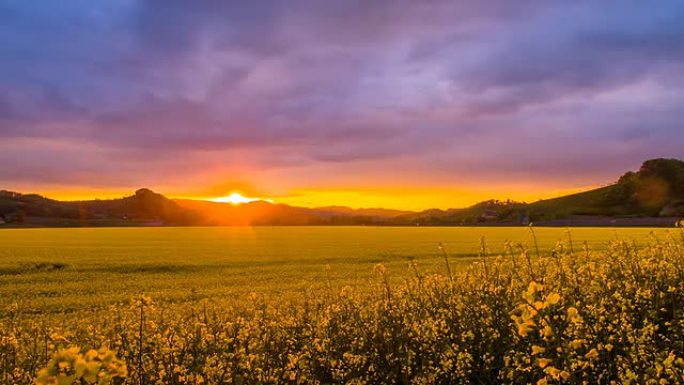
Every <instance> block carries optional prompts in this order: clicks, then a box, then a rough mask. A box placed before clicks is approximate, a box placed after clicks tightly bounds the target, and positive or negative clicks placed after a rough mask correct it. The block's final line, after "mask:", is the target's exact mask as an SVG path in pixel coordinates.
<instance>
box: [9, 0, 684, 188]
mask: <svg viewBox="0 0 684 385" xmlns="http://www.w3.org/2000/svg"><path fill="white" fill-rule="evenodd" d="M682 16H684V6H682V5H681V3H679V2H675V1H668V2H663V3H661V4H660V5H659V6H658V7H653V6H652V5H648V4H644V3H642V2H627V3H621V4H620V6H619V7H618V6H616V5H615V4H613V3H608V2H591V3H573V4H570V3H564V4H561V3H545V2H544V3H542V2H537V1H525V2H515V3H512V2H508V1H501V2H488V3H487V4H481V2H475V1H472V2H459V3H453V2H440V1H436V2H412V1H387V2H371V3H368V2H360V1H359V2H356V1H351V2H348V1H346V2H343V1H340V2H326V3H325V4H321V3H320V2H314V1H295V2H268V1H267V2H258V3H254V4H239V5H238V4H236V3H233V2H225V1H203V2H186V1H170V0H166V1H145V2H136V1H113V0H112V1H101V2H97V3H92V2H89V1H75V2H69V3H64V4H62V3H60V4H55V3H52V2H48V1H37V2H31V3H27V2H19V1H13V2H4V3H3V4H2V5H0V36H2V37H1V38H0V54H2V57H3V58H6V59H4V60H2V61H0V140H1V141H3V143H5V155H4V156H5V158H7V157H9V156H10V155H11V159H10V158H7V159H5V160H6V161H10V160H11V162H12V164H13V168H12V171H11V172H9V171H7V170H5V171H4V172H0V182H1V181H6V182H7V181H16V180H22V181H26V180H31V181H33V182H40V181H41V180H46V179H48V178H50V175H55V174H65V175H67V174H68V178H66V177H65V178H66V179H65V183H77V181H79V180H81V181H83V183H94V182H92V180H93V179H97V180H98V181H97V183H99V184H103V185H106V184H117V185H122V184H126V183H129V184H133V185H143V184H146V183H147V181H148V180H149V178H150V175H151V174H153V175H164V176H166V177H169V178H176V179H178V180H179V181H182V180H187V177H183V176H180V175H179V172H178V171H179V170H182V171H183V172H187V173H199V174H203V175H204V173H209V172H210V171H214V172H218V171H216V170H222V171H221V172H223V171H226V172H227V171H230V172H237V171H236V170H237V169H238V168H242V169H251V170H256V169H259V168H263V169H268V170H272V169H281V170H282V173H281V174H282V175H281V176H278V175H276V174H277V173H275V174H273V175H276V176H274V178H293V182H292V183H295V182H294V181H295V180H297V181H300V179H301V178H298V177H297V175H294V174H296V173H306V172H307V171H306V170H309V172H311V173H314V172H315V173H317V177H318V178H321V183H328V182H329V181H325V180H324V179H325V178H330V179H334V178H336V176H337V175H340V174H343V173H344V174H345V175H346V174H349V175H352V176H353V175H356V177H355V178H356V179H355V180H351V179H354V178H352V177H351V176H350V177H349V178H350V180H349V182H350V183H352V182H354V183H357V184H358V183H362V182H364V181H366V182H367V183H373V182H374V181H380V180H384V179H383V178H385V177H387V176H386V175H383V178H380V177H379V176H380V175H381V174H383V173H384V172H387V171H386V170H390V171H389V172H391V173H395V174H396V178H395V179H400V177H401V176H403V175H406V173H410V174H411V175H415V176H416V177H420V178H421V180H422V179H424V178H427V179H432V182H433V183H434V184H439V183H444V184H448V183H452V181H454V180H475V179H480V178H484V179H491V180H509V179H514V180H518V179H520V178H527V179H530V180H537V181H543V180H545V179H548V178H549V176H550V175H552V176H557V175H559V173H562V174H563V176H564V177H566V178H567V179H568V180H573V181H580V180H583V179H584V180H592V181H600V180H605V178H609V177H611V176H615V173H616V172H622V171H624V170H625V169H627V168H634V167H635V166H638V164H639V163H640V162H641V161H642V160H643V159H644V158H646V157H651V156H679V157H682V156H684V153H683V152H682V150H681V149H679V148H678V147H677V146H675V145H673V143H677V141H679V142H681V140H682V139H684V134H683V132H684V130H682V128H681V127H680V123H679V122H681V121H682V120H681V118H682V113H681V111H683V110H684V105H683V104H684V102H683V100H684V98H682V96H684V82H683V81H682V80H680V79H679V77H678V74H680V73H682V71H683V70H684V43H683V42H684V27H683V26H682V23H680V20H681V18H682ZM19 142H21V143H22V144H21V146H20V150H19V149H18V148H19V147H15V149H12V148H8V146H9V145H7V143H19ZM38 143H40V144H38ZM8 154H10V155H8ZM103 154H105V155H103ZM169 154H173V155H169ZM179 154H180V155H179ZM179 157H180V158H181V159H182V160H184V161H185V163H186V164H185V165H184V164H183V162H181V161H180V160H179ZM238 158H239V160H238ZM141 164H142V165H145V167H144V169H145V170H146V171H145V172H138V171H136V170H138V169H140V167H138V168H136V165H141ZM219 165H220V166H219ZM321 169H326V170H328V172H320V171H319V170H321ZM343 169H344V170H343ZM70 170H72V171H71V172H70ZM292 170H297V171H292ZM383 170H385V171H383ZM270 172H271V171H269V173H270ZM269 175H271V174H269ZM293 175H294V176H293ZM207 178H208V177H207ZM241 178H242V176H241ZM245 178H248V177H245ZM245 178H242V179H245ZM229 179H230V178H229ZM390 179H391V178H390ZM179 183H180V182H179ZM250 183H252V184H255V185H256V184H258V183H257V182H255V181H251V182H250ZM259 183H265V184H268V183H275V184H278V185H283V184H287V183H286V182H283V181H273V182H271V181H261V182H259ZM297 183H299V182H297ZM378 183H380V182H378Z"/></svg>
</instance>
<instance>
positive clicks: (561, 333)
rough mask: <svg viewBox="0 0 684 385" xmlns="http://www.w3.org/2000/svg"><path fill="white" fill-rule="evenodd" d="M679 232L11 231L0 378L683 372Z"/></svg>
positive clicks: (528, 378)
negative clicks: (441, 247) (440, 246)
mask: <svg viewBox="0 0 684 385" xmlns="http://www.w3.org/2000/svg"><path fill="white" fill-rule="evenodd" d="M683 235H684V234H683V233H681V232H680V231H679V229H671V230H669V231H668V230H664V229H661V230H652V229H615V230H613V229H590V228H583V229H573V230H571V231H569V232H568V231H566V230H565V229H550V228H537V229H534V230H531V229H528V228H371V227H369V228H365V227H316V228H310V227H278V228H270V227H264V228H260V227H256V228H248V227H244V228H121V229H120V228H106V229H41V230H38V229H30V230H28V229H27V230H7V231H2V232H0V244H2V246H3V247H2V249H1V250H0V290H2V294H3V295H2V297H1V299H0V301H2V303H0V309H2V314H0V319H1V320H2V322H1V325H2V327H1V328H0V333H1V334H2V335H0V337H2V339H1V343H0V354H1V355H2V357H1V359H2V360H1V361H2V362H1V365H2V367H1V368H0V369H1V370H0V378H2V379H3V381H4V382H3V383H18V384H24V383H26V384H28V383H31V382H32V379H33V378H34V377H35V376H36V373H37V372H38V370H39V369H40V368H42V367H45V366H46V365H47V369H46V370H45V371H42V372H41V376H40V377H39V383H41V384H52V383H57V381H59V379H60V378H66V380H65V381H66V382H64V383H70V382H68V381H71V379H76V380H78V379H82V383H90V382H93V381H92V380H93V378H103V379H105V380H106V381H105V380H103V381H104V382H102V383H109V379H110V377H111V378H112V379H113V381H114V383H126V384H153V383H159V384H200V383H208V384H222V383H237V384H239V383H291V384H296V383H299V384H309V383H312V384H323V383H371V384H375V383H378V384H379V383H395V384H408V383H444V384H446V383H464V384H465V383H473V382H476V383H493V382H498V383H520V384H524V383H538V384H545V383H598V382H604V381H608V380H615V381H619V382H621V383H658V381H660V380H663V381H665V382H662V381H660V383H681V382H680V381H681V380H682V369H683V368H684V360H683V356H684V346H682V345H681V338H682V335H683V333H684V316H683V315H682V314H681V304H682V301H684V289H683V286H682V282H683V277H684V276H683V275H682V271H681V264H682V246H683V243H684V238H682V236H683ZM482 239H484V242H482ZM508 241H510V242H508ZM585 242H586V243H585ZM440 243H441V244H443V250H444V251H445V252H446V253H447V254H446V258H445V254H444V253H443V251H442V249H440V248H439V247H438V245H439V244H440ZM89 349H100V350H99V352H95V351H92V352H89V353H86V351H87V350H89ZM79 362H80V364H79ZM89 365H91V366H89ZM86 367H87V368H90V369H87V370H86V369H84V368H86ZM88 370H91V372H88ZM93 373H95V374H97V376H100V377H97V376H95V374H93ZM94 376H95V377H94ZM79 381H80V380H79Z"/></svg>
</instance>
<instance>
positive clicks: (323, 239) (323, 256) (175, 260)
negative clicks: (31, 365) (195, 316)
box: [0, 227, 665, 314]
mask: <svg viewBox="0 0 684 385" xmlns="http://www.w3.org/2000/svg"><path fill="white" fill-rule="evenodd" d="M535 231H536V235H537V241H538V245H539V247H540V249H541V252H542V253H545V252H548V251H549V250H550V249H551V248H552V247H553V246H554V245H555V244H556V242H557V241H559V240H563V239H566V237H567V235H566V230H565V229H558V228H539V229H536V230H535ZM651 231H652V230H651V229H615V230H609V229H608V230H607V229H585V228H578V229H574V230H573V231H572V237H574V238H575V240H576V243H577V247H581V244H582V242H584V241H587V242H588V243H589V245H590V246H591V247H592V248H593V249H596V250H600V249H603V248H605V247H606V245H607V243H608V241H609V240H610V239H615V238H616V237H620V238H622V239H627V240H634V241H636V242H638V243H641V244H645V243H646V242H647V241H648V237H649V234H650V233H651ZM654 231H655V234H659V236H661V237H663V236H664V234H665V230H662V229H659V230H654ZM482 237H484V240H485V243H486V247H487V253H489V254H492V255H496V254H500V253H502V252H503V251H504V245H505V243H506V241H510V242H511V244H512V246H514V247H515V245H516V244H519V243H524V244H527V245H528V246H532V239H531V238H530V232H529V231H528V229H527V228H518V227H516V228H405V227H397V228H384V227H223V228H104V229H99V228H82V229H27V230H8V231H2V232H0V245H2V248H0V287H1V288H2V291H3V294H4V295H3V296H2V298H0V306H6V305H8V304H10V303H14V302H17V303H19V304H21V305H22V308H23V309H24V310H25V311H26V312H29V313H38V314H45V313H52V312H73V311H81V310H93V309H98V308H103V307H106V306H107V305H110V304H114V303H117V302H122V301H124V302H125V301H128V300H130V299H131V297H132V296H135V295H139V294H146V295H150V296H153V297H155V298H158V299H159V300H163V301H165V302H185V301H194V300H196V299H197V298H198V297H202V298H204V297H209V298H211V297H223V296H226V295H236V296H239V295H243V294H247V293H249V292H259V293H264V294H267V295H269V296H272V297H274V298H277V297H278V296H280V295H289V294H291V293H292V292H297V291H301V290H305V289H306V290H308V289H312V288H318V289H320V288H322V287H325V286H326V285H327V284H328V282H331V283H332V284H334V285H335V286H336V287H338V288H339V287H341V286H344V285H359V284H361V285H363V284H365V283H367V281H368V280H369V279H372V278H373V277H374V274H373V267H374V266H375V265H377V264H379V263H381V264H383V265H384V266H385V267H386V268H387V269H388V270H389V272H390V276H391V277H392V278H395V279H399V278H400V277H403V276H405V275H407V274H409V273H410V270H409V268H408V263H409V262H410V261H415V263H416V265H417V266H418V268H419V269H421V270H423V271H424V272H425V273H429V272H444V259H443V255H442V252H441V251H440V250H439V249H438V245H439V244H440V243H442V244H443V245H444V249H445V251H446V252H447V253H448V254H449V255H450V257H451V258H452V264H454V265H455V266H458V265H463V264H468V263H469V262H471V261H472V260H473V258H475V257H478V256H479V254H480V253H481V247H482V246H481V242H482ZM475 259H479V258H475Z"/></svg>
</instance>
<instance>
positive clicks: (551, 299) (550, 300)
mask: <svg viewBox="0 0 684 385" xmlns="http://www.w3.org/2000/svg"><path fill="white" fill-rule="evenodd" d="M560 299H561V296H560V295H559V294H558V293H551V294H549V295H548V296H546V299H545V300H544V306H549V305H555V304H557V303H558V302H560Z"/></svg>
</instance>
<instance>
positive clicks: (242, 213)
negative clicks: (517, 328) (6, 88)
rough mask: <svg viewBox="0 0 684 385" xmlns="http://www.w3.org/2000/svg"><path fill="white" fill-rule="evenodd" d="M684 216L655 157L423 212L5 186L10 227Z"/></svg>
mask: <svg viewBox="0 0 684 385" xmlns="http://www.w3.org/2000/svg"><path fill="white" fill-rule="evenodd" d="M683 216H684V162H683V161H681V160H677V159H652V160H648V161H646V162H644V163H643V165H642V166H641V168H640V169H639V170H638V171H636V172H631V171H630V172H627V173H625V174H624V175H622V176H621V177H620V178H619V179H618V180H617V181H616V182H615V183H613V184H611V185H608V186H605V187H601V188H597V189H594V190H590V191H586V192H582V193H578V194H572V195H567V196H563V197H559V198H554V199H547V200H541V201H538V202H534V203H529V204H528V203H524V202H514V201H510V200H508V201H499V200H488V201H484V202H481V203H478V204H476V205H473V206H471V207H466V208H459V209H448V210H440V209H430V210H425V211H421V212H410V211H402V210H390V209H382V208H373V209H352V208H349V207H344V206H328V207H319V208H304V207H294V206H289V205H285V204H278V203H270V202H265V201H256V202H250V203H247V204H242V205H231V204H228V203H217V202H209V201H200V200H188V199H177V200H171V199H168V198H166V197H165V196H163V195H161V194H158V193H155V192H153V191H151V190H149V189H140V190H138V191H136V192H135V194H134V195H132V196H128V197H124V198H120V199H110V200H91V201H80V202H62V201H57V200H53V199H49V198H45V197H43V196H40V195H36V194H20V193H16V192H11V191H0V224H4V225H5V226H7V225H9V226H145V225H147V226H151V225H157V226H159V225H203V226H236V225H256V226H258V225H395V226H409V225H410V226H414V225H422V226H463V225H466V226H467V225H497V226H504V225H525V224H527V223H529V222H534V223H536V224H538V225H548V226H582V225H586V226H591V225H606V226H609V225H610V226H615V225H631V226H654V225H672V224H673V223H674V222H675V219H676V218H678V217H683Z"/></svg>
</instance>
